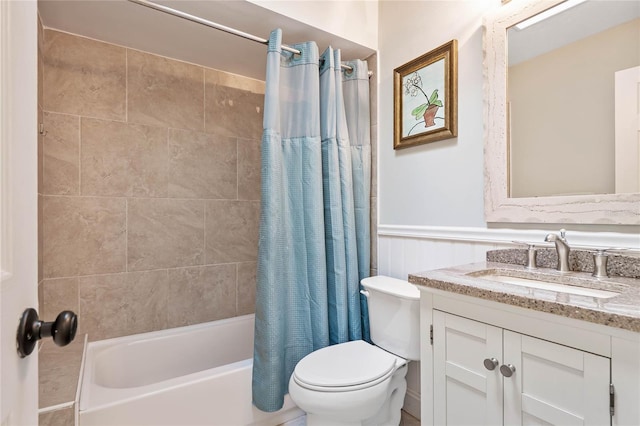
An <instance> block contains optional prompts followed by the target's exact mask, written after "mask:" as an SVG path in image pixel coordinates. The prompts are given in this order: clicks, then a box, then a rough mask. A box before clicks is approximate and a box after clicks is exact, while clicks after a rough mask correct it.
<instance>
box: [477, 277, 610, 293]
mask: <svg viewBox="0 0 640 426" xmlns="http://www.w3.org/2000/svg"><path fill="white" fill-rule="evenodd" d="M476 276H477V277H478V278H482V279H483V280H490V281H497V282H501V283H505V284H511V285H517V286H521V287H529V288H537V289H540V290H551V291H557V292H559V293H566V294H575V295H576V296H589V297H597V298H600V299H608V298H610V297H614V296H618V295H619V294H620V293H616V292H614V291H608V290H599V289H595V288H589V287H577V286H573V285H565V284H558V283H553V282H548V281H542V280H539V279H528V278H519V277H509V276H506V275H501V274H499V273H490V274H486V275H485V274H483V275H476Z"/></svg>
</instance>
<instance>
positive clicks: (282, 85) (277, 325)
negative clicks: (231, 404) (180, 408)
mask: <svg viewBox="0 0 640 426" xmlns="http://www.w3.org/2000/svg"><path fill="white" fill-rule="evenodd" d="M281 41H282V33H281V31H280V30H279V29H278V30H274V31H273V32H272V33H271V36H270V38H269V47H268V53H267V79H266V92H265V109H264V133H263V136H262V148H261V152H262V170H261V173H262V195H261V213H260V236H259V247H258V277H257V289H256V325H255V343H254V362H253V402H254V404H255V405H256V407H258V408H259V409H261V410H263V411H276V410H278V409H280V408H281V407H282V404H283V399H284V395H285V394H286V393H287V392H288V385H289V378H290V376H291V373H292V372H293V369H294V368H295V365H296V364H297V362H298V361H299V360H300V359H302V358H303V357H304V356H305V355H307V354H309V353H310V352H312V351H314V350H317V349H320V348H322V347H325V346H328V345H330V344H336V343H342V342H346V341H349V340H358V339H365V340H368V339H369V335H368V334H369V333H368V315H367V305H366V300H365V299H364V298H363V297H362V296H361V295H360V293H359V291H360V280H361V279H362V278H364V277H367V276H368V275H369V266H370V265H369V244H370V235H369V229H370V228H369V220H370V219H369V214H370V212H369V197H370V176H371V146H370V133H369V128H370V123H369V81H368V70H367V64H366V62H363V61H359V60H358V61H351V62H348V63H347V64H348V65H350V66H351V67H352V68H353V71H350V72H341V69H340V51H338V50H333V49H331V48H328V49H327V50H326V51H325V52H324V53H323V54H322V56H320V55H319V52H318V47H317V45H316V44H315V43H314V42H307V43H302V44H297V45H295V46H293V47H295V48H296V49H298V50H300V51H301V54H300V55H297V54H295V55H294V54H291V53H288V52H284V51H283V50H282V49H281ZM320 64H321V66H319V65H320Z"/></svg>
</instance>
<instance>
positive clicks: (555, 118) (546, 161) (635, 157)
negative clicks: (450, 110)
mask: <svg viewBox="0 0 640 426" xmlns="http://www.w3.org/2000/svg"><path fill="white" fill-rule="evenodd" d="M557 5H559V6H560V7H565V8H566V10H564V11H562V12H560V13H556V14H554V15H552V16H548V17H546V19H543V20H540V21H539V22H538V23H534V24H532V25H529V26H528V27H526V28H520V27H522V25H519V24H521V23H523V24H527V23H529V22H530V21H529V18H532V17H535V18H534V19H537V18H539V17H541V16H544V15H545V14H547V15H548V14H549V13H550V11H555V10H557V8H555V6H557ZM566 6H569V7H568V8H567V7H566ZM639 16H640V3H638V2H629V1H607V2H601V1H584V0H582V1H581V0H568V1H566V2H563V1H560V0H552V1H548V0H520V1H518V2H510V3H508V4H506V5H504V6H502V7H501V8H500V9H499V10H497V11H496V12H495V14H493V16H489V17H487V18H486V19H485V26H484V30H485V33H484V59H485V63H484V67H485V87H484V95H485V96H484V102H485V108H484V114H485V117H484V118H485V120H484V122H485V135H484V136H485V216H486V219H487V221H488V222H545V223H608V224H639V223H640V171H639V169H640V154H639V152H638V150H639V148H638V145H639V144H640V132H639V131H638V130H639V123H638V111H637V107H635V106H634V107H633V108H630V107H626V106H625V105H624V104H622V106H619V105H618V106H616V100H615V99H616V98H621V96H615V92H616V86H618V89H617V90H618V92H621V93H622V94H623V95H625V96H626V97H629V96H628V95H627V94H629V93H632V92H635V95H634V96H635V98H634V99H632V100H631V101H626V102H635V104H634V105H638V99H637V97H638V96H640V94H638V90H637V87H638V84H639V82H638V80H640V67H639V66H640V17H639ZM517 24H518V27H516V25H517ZM507 49H508V52H507ZM636 67H638V68H636ZM620 70H628V71H627V72H626V74H625V73H623V74H624V75H623V76H622V80H621V82H619V83H616V73H615V71H620ZM618 78H620V77H618ZM625 79H627V80H629V79H630V80H631V81H630V82H626V80H625ZM625 84H629V85H634V84H635V86H634V87H635V88H636V89H635V90H631V89H628V88H626V89H620V87H623V88H624V87H627V86H624V85H625ZM629 87H631V86H629ZM625 96H622V97H625ZM617 102H618V103H620V101H619V100H618V101H617ZM616 108H617V109H616ZM632 109H634V110H635V113H633V112H631V110H632ZM624 114H627V116H626V117H625V116H624ZM634 114H635V115H634ZM634 126H635V127H634ZM625 127H626V128H625ZM623 133H624V134H625V135H626V136H625V137H623V138H620V137H617V135H619V134H623ZM625 138H626V139H627V140H629V142H627V141H625Z"/></svg>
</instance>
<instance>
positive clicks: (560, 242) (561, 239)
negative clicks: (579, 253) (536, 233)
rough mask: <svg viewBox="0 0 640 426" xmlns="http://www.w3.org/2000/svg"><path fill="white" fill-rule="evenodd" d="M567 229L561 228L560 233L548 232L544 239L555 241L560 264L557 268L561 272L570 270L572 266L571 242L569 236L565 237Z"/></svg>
mask: <svg viewBox="0 0 640 426" xmlns="http://www.w3.org/2000/svg"><path fill="white" fill-rule="evenodd" d="M565 233H566V231H565V230H564V229H561V230H560V235H559V236H558V235H557V234H548V235H547V236H546V237H545V238H544V240H545V241H547V242H551V241H553V242H554V243H555V245H556V252H557V253H558V266H557V267H556V269H557V270H558V271H560V272H570V271H571V268H570V267H569V251H571V249H570V248H569V244H567V238H566V237H565Z"/></svg>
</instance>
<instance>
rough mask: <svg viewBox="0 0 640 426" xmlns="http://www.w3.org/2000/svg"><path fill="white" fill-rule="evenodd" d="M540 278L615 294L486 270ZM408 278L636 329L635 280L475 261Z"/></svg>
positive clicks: (638, 296)
mask: <svg viewBox="0 0 640 426" xmlns="http://www.w3.org/2000/svg"><path fill="white" fill-rule="evenodd" d="M492 273H493V274H496V275H501V276H505V277H515V278H526V279H532V278H538V279H540V280H543V281H546V282H550V283H558V284H567V285H573V286H578V287H586V288H593V289H598V290H604V291H612V292H615V293H618V295H615V296H613V297H608V298H601V297H593V296H582V295H575V294H568V293H564V292H559V291H552V290H543V289H537V288H531V287H524V286H520V285H514V284H508V283H502V282H497V281H493V280H489V279H487V275H488V274H492ZM409 282H411V283H413V284H416V285H418V286H424V287H429V288H434V289H438V290H444V291H448V292H452V293H458V294H463V295H467V296H472V297H478V298H481V299H486V300H492V301H495V302H500V303H505V304H508V305H513V306H519V307H522V308H526V309H533V310H536V311H541V312H548V313H551V314H556V315H561V316H565V317H569V318H574V319H578V320H583V321H589V322H592V323H596V324H602V325H606V326H610V327H617V328H621V329H625V330H631V331H635V332H640V280H639V279H637V278H626V277H611V278H606V279H596V278H593V277H591V274H590V273H588V272H570V273H567V274H561V273H559V272H558V271H556V270H555V269H551V268H538V269H536V270H533V271H529V270H527V269H525V268H524V267H523V266H521V265H515V264H508V263H498V262H481V263H474V264H468V265H462V266H456V267H451V268H444V269H437V270H434V271H427V272H422V273H416V274H410V275H409Z"/></svg>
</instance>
